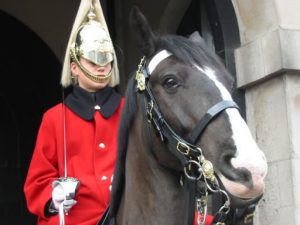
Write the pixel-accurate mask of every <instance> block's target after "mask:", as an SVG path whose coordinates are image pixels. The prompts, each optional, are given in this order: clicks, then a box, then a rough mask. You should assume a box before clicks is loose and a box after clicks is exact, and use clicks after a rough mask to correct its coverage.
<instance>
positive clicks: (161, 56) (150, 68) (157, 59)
mask: <svg viewBox="0 0 300 225" xmlns="http://www.w3.org/2000/svg"><path fill="white" fill-rule="evenodd" d="M171 55H172V53H170V52H168V51H167V50H162V51H160V52H158V53H157V54H156V55H155V56H153V58H152V59H151V60H150V62H149V65H148V71H149V74H150V75H151V73H152V72H153V71H154V70H155V68H156V67H157V65H158V64H159V63H160V62H161V61H163V60H164V59H166V58H168V57H169V56H171Z"/></svg>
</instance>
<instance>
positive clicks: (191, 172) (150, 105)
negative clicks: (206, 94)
mask: <svg viewBox="0 0 300 225" xmlns="http://www.w3.org/2000/svg"><path fill="white" fill-rule="evenodd" d="M160 54H161V55H160ZM157 56H158V57H157ZM169 56H171V53H169V52H167V51H166V50H163V51H161V52H159V53H158V54H156V55H155V56H154V57H153V58H152V60H151V61H150V63H149V66H148V67H146V61H145V58H144V57H143V58H142V60H141V62H140V64H139V66H138V70H137V72H136V77H135V79H136V82H137V90H138V92H139V94H141V95H143V96H144V99H145V101H146V107H145V111H146V112H145V114H146V115H147V120H148V122H150V123H152V124H153V126H154V128H155V130H156V131H157V133H158V135H159V137H160V140H161V141H162V142H164V143H166V145H167V146H168V150H169V151H170V152H172V154H173V155H174V156H175V157H176V158H177V159H178V160H179V161H180V163H181V165H182V167H183V171H184V174H185V178H186V179H185V182H184V185H185V188H186V189H187V191H186V192H187V193H188V197H187V198H188V201H187V202H189V203H188V205H189V206H188V207H186V208H187V215H188V222H187V224H188V225H192V224H194V212H195V205H196V210H197V211H198V212H199V216H198V224H199V225H203V224H205V219H206V212H207V196H208V190H209V191H211V192H213V193H221V194H222V195H223V196H224V197H225V198H226V201H225V203H224V205H223V206H221V207H220V209H219V210H218V213H217V214H216V216H215V218H217V219H215V221H216V224H218V225H221V224H224V221H225V219H226V215H227V214H228V212H229V207H230V200H229V197H228V195H227V193H226V192H225V191H224V190H222V189H221V188H220V186H219V184H218V181H217V179H216V177H215V172H214V168H213V164H212V163H211V162H210V161H209V160H207V159H206V158H205V157H204V156H203V154H202V150H201V148H200V147H198V146H196V142H197V140H198V139H199V137H200V136H201V134H202V133H203V131H204V130H205V128H206V126H207V125H208V124H209V123H210V122H211V121H213V120H214V119H215V118H216V117H217V116H218V115H219V114H220V113H222V112H223V111H224V110H225V109H228V108H237V109H238V106H237V105H236V103H235V102H233V101H220V102H218V103H217V104H215V105H214V106H212V107H211V108H210V109H209V110H208V111H207V113H206V114H205V115H204V116H203V117H202V118H201V119H200V120H199V122H198V123H197V125H196V126H195V128H194V129H193V130H192V131H191V133H190V134H189V135H188V138H187V140H185V139H183V138H182V137H181V136H179V135H178V134H177V133H176V132H175V131H174V130H173V129H172V128H171V126H170V125H169V124H168V123H167V121H166V120H165V118H164V116H163V114H162V112H161V111H160V109H159V106H158V104H157V102H156V101H155V98H154V96H153V94H152V91H151V87H150V82H149V79H150V76H151V73H152V72H153V70H154V69H153V67H154V68H155V66H157V65H158V64H159V63H160V62H161V61H162V60H164V59H165V58H167V57H169ZM155 57H157V58H159V59H158V60H156V62H154V63H153V59H154V58H155ZM153 64H155V65H154V66H153ZM149 71H150V72H149ZM200 182H202V183H203V182H204V184H205V185H199V183H200ZM197 186H201V187H202V188H201V190H200V192H201V196H199V194H198V192H199V190H197ZM195 202H196V204H195Z"/></svg>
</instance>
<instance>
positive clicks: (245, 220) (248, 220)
mask: <svg viewBox="0 0 300 225" xmlns="http://www.w3.org/2000/svg"><path fill="white" fill-rule="evenodd" d="M253 218H254V213H250V214H247V215H246V216H245V218H244V223H250V222H251V221H252V220H253Z"/></svg>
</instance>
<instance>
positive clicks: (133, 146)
mask: <svg viewBox="0 0 300 225" xmlns="http://www.w3.org/2000/svg"><path fill="white" fill-rule="evenodd" d="M140 129H141V128H139V129H137V130H136V132H138V133H139V135H141V132H143V131H141V130H140ZM131 135H132V138H129V142H128V148H127V149H128V150H127V156H126V178H125V179H126V181H125V188H124V194H123V198H122V200H121V206H120V210H119V214H118V219H117V221H118V223H117V224H118V225H122V224H140V225H154V224H157V225H174V224H184V223H183V221H184V212H185V210H184V207H185V204H184V202H185V199H184V195H183V188H182V187H181V186H180V183H179V179H178V177H175V176H174V175H172V174H171V173H170V171H168V170H166V169H164V168H162V167H160V166H159V165H158V164H157V162H156V160H155V159H154V157H153V156H151V154H150V153H149V151H147V150H146V149H145V148H146V145H147V144H146V143H144V141H143V139H144V138H143V137H140V138H136V136H135V135H138V134H134V133H133V132H132V133H131ZM133 136H135V138H133Z"/></svg>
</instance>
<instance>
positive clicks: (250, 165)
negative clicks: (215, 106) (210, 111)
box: [196, 66, 267, 198]
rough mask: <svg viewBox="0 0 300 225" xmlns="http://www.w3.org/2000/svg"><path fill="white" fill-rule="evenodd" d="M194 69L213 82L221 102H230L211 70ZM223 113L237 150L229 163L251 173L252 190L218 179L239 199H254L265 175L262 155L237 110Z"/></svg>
mask: <svg viewBox="0 0 300 225" xmlns="http://www.w3.org/2000/svg"><path fill="white" fill-rule="evenodd" d="M196 68H197V69H198V70H200V71H201V72H203V73H204V74H206V75H207V76H208V77H209V78H210V79H211V80H212V81H213V82H214V84H215V85H216V87H217V88H218V89H219V91H220V94H221V97H222V99H223V100H230V101H232V97H231V95H230V93H229V92H228V90H227V89H226V88H225V87H224V85H223V84H222V83H221V82H219V81H218V79H217V77H216V75H215V73H214V71H213V70H211V69H210V68H208V67H205V68H204V70H203V69H202V68H200V67H198V66H196ZM225 112H226V113H227V115H228V117H229V121H230V124H231V129H232V139H233V141H234V143H235V145H236V149H237V151H236V155H235V157H234V158H232V159H231V163H232V165H233V167H235V168H240V167H243V168H246V169H248V170H249V171H250V172H251V175H252V180H253V190H252V191H251V192H249V190H248V188H246V187H245V186H243V185H241V184H238V183H235V182H232V181H229V180H228V179H226V178H225V177H224V176H220V178H221V180H222V182H223V184H224V185H225V187H226V189H227V190H228V191H229V192H231V193H232V194H234V195H236V196H239V197H249V198H251V197H255V196H252V195H256V194H257V192H263V189H264V182H263V179H264V177H265V176H266V173H267V162H266V159H265V156H264V153H263V152H262V151H261V150H260V149H259V148H258V146H257V144H256V142H255V141H254V139H253V137H252V135H251V133H250V130H249V128H248V126H247V124H246V123H245V121H244V120H243V118H242V117H241V115H240V113H239V112H238V110H237V109H235V108H228V109H226V110H225ZM246 192H248V193H246ZM245 195H246V196H245Z"/></svg>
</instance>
